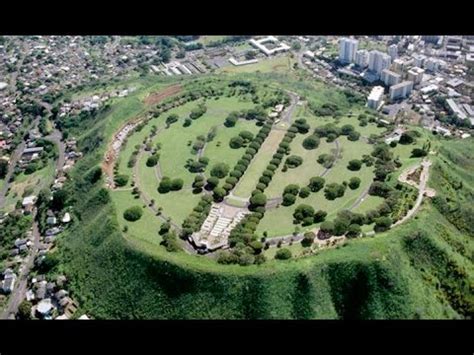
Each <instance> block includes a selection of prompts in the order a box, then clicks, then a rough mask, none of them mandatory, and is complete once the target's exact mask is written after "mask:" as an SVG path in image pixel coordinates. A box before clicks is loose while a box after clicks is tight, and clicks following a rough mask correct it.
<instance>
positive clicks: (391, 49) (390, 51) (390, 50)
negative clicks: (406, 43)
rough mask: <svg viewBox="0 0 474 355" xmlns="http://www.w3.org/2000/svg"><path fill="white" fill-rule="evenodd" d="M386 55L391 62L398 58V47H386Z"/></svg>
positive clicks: (393, 45)
mask: <svg viewBox="0 0 474 355" xmlns="http://www.w3.org/2000/svg"><path fill="white" fill-rule="evenodd" d="M388 55H389V56H390V58H392V60H394V59H395V58H397V57H398V46H397V45H396V44H392V45H390V46H388Z"/></svg>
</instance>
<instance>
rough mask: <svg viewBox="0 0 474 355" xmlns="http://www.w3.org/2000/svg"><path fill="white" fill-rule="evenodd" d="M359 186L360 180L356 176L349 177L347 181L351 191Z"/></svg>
mask: <svg viewBox="0 0 474 355" xmlns="http://www.w3.org/2000/svg"><path fill="white" fill-rule="evenodd" d="M359 186H360V179H359V178H358V177H357V176H354V177H351V179H350V180H349V187H350V188H351V190H355V189H357V188H358V187H359Z"/></svg>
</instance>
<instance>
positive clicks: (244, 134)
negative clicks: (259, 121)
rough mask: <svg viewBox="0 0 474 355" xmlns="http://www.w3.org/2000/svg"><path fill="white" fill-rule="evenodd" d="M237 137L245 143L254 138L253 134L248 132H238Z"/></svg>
mask: <svg viewBox="0 0 474 355" xmlns="http://www.w3.org/2000/svg"><path fill="white" fill-rule="evenodd" d="M239 137H241V138H242V139H243V140H244V141H245V142H250V141H251V140H252V139H253V138H254V136H253V133H252V132H249V131H242V132H240V133H239Z"/></svg>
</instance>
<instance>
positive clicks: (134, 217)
mask: <svg viewBox="0 0 474 355" xmlns="http://www.w3.org/2000/svg"><path fill="white" fill-rule="evenodd" d="M142 214H143V210H142V208H141V207H140V206H133V207H130V208H127V209H126V210H125V212H124V213H123V218H125V219H126V220H127V221H129V222H135V221H138V220H139V219H140V218H141V217H142Z"/></svg>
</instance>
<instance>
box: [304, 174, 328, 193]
mask: <svg viewBox="0 0 474 355" xmlns="http://www.w3.org/2000/svg"><path fill="white" fill-rule="evenodd" d="M324 183H325V180H324V178H322V177H320V176H315V177H312V178H311V179H309V184H308V187H309V188H310V190H311V191H312V192H318V191H319V190H321V189H322V188H323V187H324Z"/></svg>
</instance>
